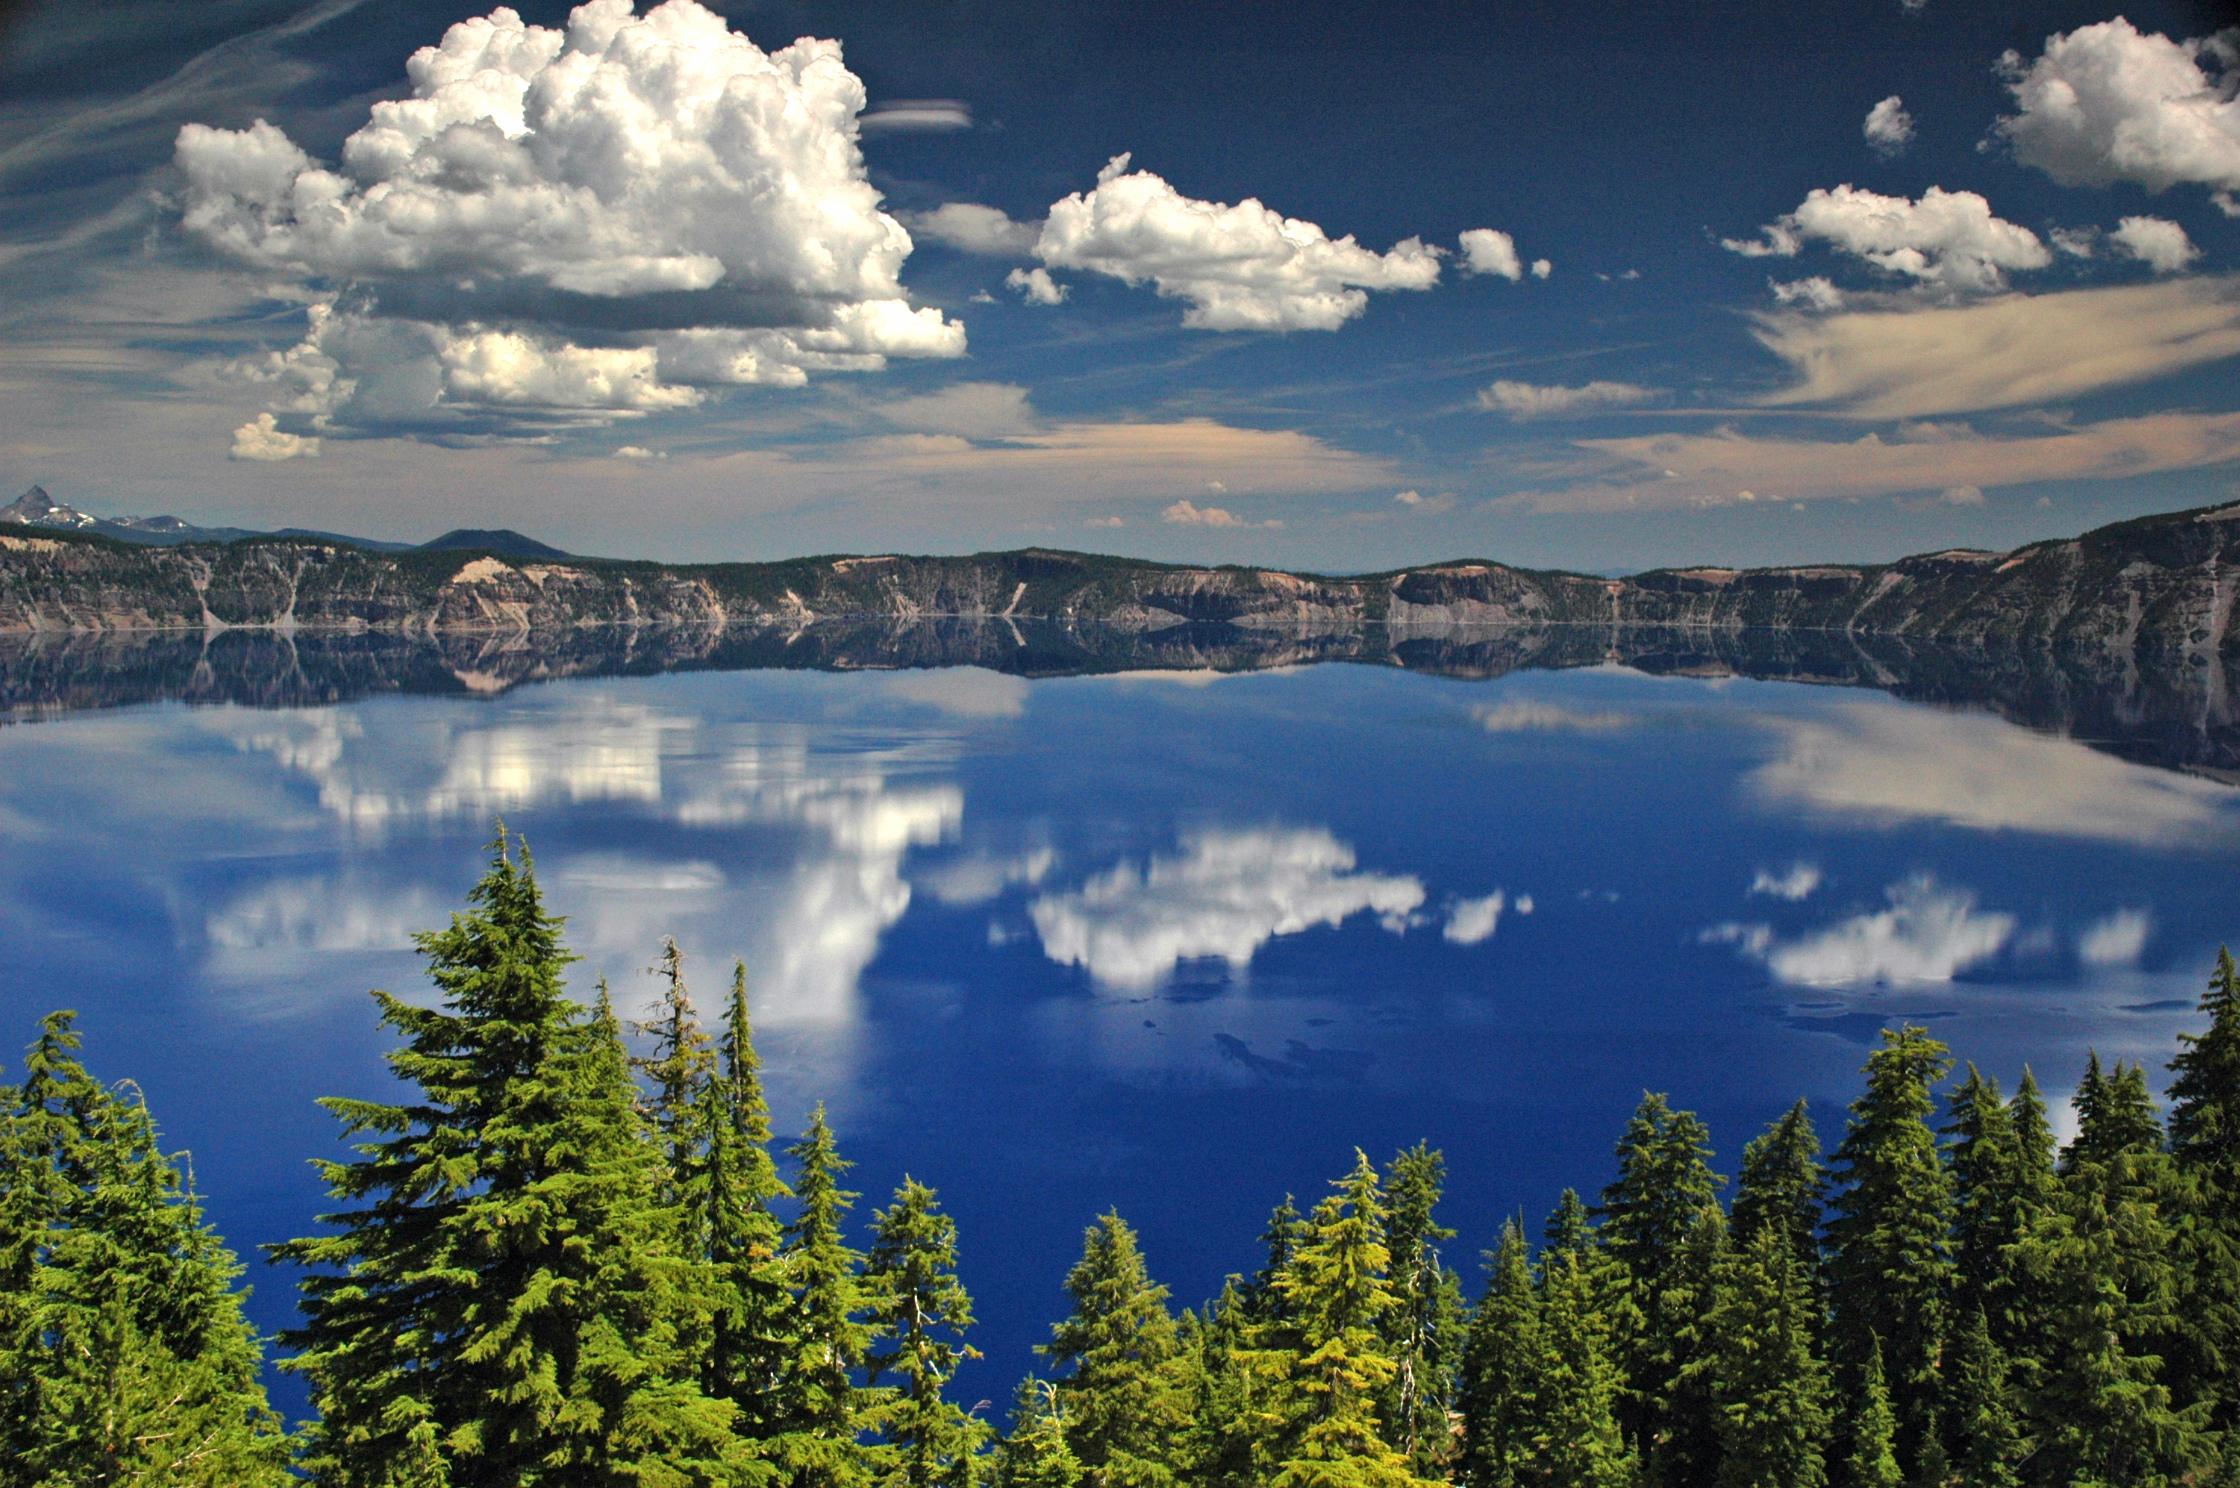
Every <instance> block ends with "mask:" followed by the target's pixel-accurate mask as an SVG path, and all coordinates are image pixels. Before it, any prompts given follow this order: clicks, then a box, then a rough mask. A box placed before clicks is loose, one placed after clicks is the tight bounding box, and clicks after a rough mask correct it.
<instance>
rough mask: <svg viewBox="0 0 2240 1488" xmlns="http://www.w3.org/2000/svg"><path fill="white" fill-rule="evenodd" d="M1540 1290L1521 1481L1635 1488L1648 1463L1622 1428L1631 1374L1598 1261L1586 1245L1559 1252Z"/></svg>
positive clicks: (1548, 1263) (1556, 1486)
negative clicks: (1623, 1365) (1618, 1344)
mask: <svg viewBox="0 0 2240 1488" xmlns="http://www.w3.org/2000/svg"><path fill="white" fill-rule="evenodd" d="M1540 1290H1541V1302H1540V1328H1539V1330H1538V1335H1539V1339H1540V1344H1541V1356H1540V1360H1539V1363H1538V1367H1537V1368H1536V1369H1535V1370H1534V1375H1535V1390H1534V1395H1533V1433H1532V1451H1531V1457H1530V1468H1529V1470H1528V1472H1527V1473H1526V1474H1524V1475H1523V1476H1521V1477H1520V1481H1521V1482H1523V1483H1527V1484H1532V1485H1545V1488H1632V1485H1633V1484H1634V1483H1636V1482H1637V1480H1638V1478H1639V1475H1640V1462H1639V1460H1638V1458H1637V1457H1636V1455H1635V1454H1634V1452H1633V1450H1632V1449H1631V1448H1629V1447H1628V1446H1627V1444H1626V1441H1625V1437H1624V1435H1623V1433H1622V1432H1621V1431H1620V1430H1619V1427H1618V1415H1617V1408H1618V1399H1619V1394H1620V1392H1621V1389H1622V1387H1623V1384H1624V1379H1623V1375H1622V1373H1621V1371H1620V1367H1619V1363H1618V1359H1617V1356H1616V1351H1615V1349H1614V1347H1613V1345H1612V1341H1611V1337H1610V1333H1611V1329H1610V1325H1609V1322H1608V1320H1607V1316H1606V1314H1605V1312H1604V1311H1603V1309H1602V1307H1601V1305H1600V1303H1601V1299H1602V1293H1603V1292H1604V1290H1605V1288H1604V1286H1603V1285H1602V1283H1601V1282H1600V1281H1599V1280H1598V1278H1597V1277H1596V1275H1595V1267H1594V1263H1593V1262H1592V1261H1591V1260H1590V1259H1589V1258H1588V1256H1587V1255H1585V1254H1583V1253H1582V1252H1581V1251H1579V1250H1564V1251H1560V1252H1551V1253H1550V1254H1549V1255H1548V1256H1547V1257H1546V1258H1545V1261H1544V1263H1543V1268H1542V1273H1541V1277H1540Z"/></svg>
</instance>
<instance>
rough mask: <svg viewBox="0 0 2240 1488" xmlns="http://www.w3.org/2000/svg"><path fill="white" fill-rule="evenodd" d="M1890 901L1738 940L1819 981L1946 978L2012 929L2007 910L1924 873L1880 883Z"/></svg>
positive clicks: (1785, 969)
mask: <svg viewBox="0 0 2240 1488" xmlns="http://www.w3.org/2000/svg"><path fill="white" fill-rule="evenodd" d="M1884 895H1885V897H1886V898H1887V899H1888V900H1889V908H1887V909H1880V910H1874V911H1871V912H1868V913H1865V914H1858V915H1853V916H1851V917H1850V918H1848V919H1845V920H1841V921H1839V922H1837V923H1836V924H1834V925H1831V926H1829V927H1828V928H1827V929H1825V930H1822V931H1820V932H1818V933H1817V934H1813V935H1807V936H1803V937H1801V938H1799V939H1797V940H1793V941H1786V942H1778V943H1773V942H1770V941H1769V940H1768V939H1765V938H1759V939H1756V940H1754V941H1753V940H1743V941H1741V942H1739V943H1740V944H1741V946H1742V950H1743V952H1744V954H1746V955H1751V956H1762V957H1763V958H1764V960H1765V963H1766V969H1767V970H1768V971H1770V972H1772V973H1773V975H1774V978H1775V979H1776V980H1778V981H1783V982H1788V983H1790V984H1792V985H1803V986H1814V987H1825V986H1843V985H1848V984H1856V983H1862V982H1865V983H1873V982H1887V983H1894V984H1907V983H1921V982H1949V981H1951V980H1952V979H1953V977H1954V976H1955V975H1957V974H1958V973H1960V972H1962V971H1965V970H1967V969H1968V968H1969V967H1970V966H1973V965H1975V964H1976V963H1977V962H1979V961H1982V960H1984V959H1985V958H1986V957H1989V956H1993V955H1996V954H1997V953H1998V951H1999V949H2000V947H2002V946H2004V945H2005V944H2006V943H2007V941H2008V939H2009V937H2011V936H2012V935H2013V934H2014V927H2015V918H2014V916H2013V915H2010V914H1997V913H1984V912H1981V911H1978V910H1977V908H1976V896H1975V895H1974V894H1973V893H1971V892H1969V891H1968V890H1966V889H1959V888H1946V887H1944V886H1943V885H1940V884H1939V883H1938V882H1937V881H1936V879H1935V878H1933V877H1931V876H1930V875H1928V874H1926V873H1921V874H1915V875H1914V876H1913V877H1911V878H1909V879H1907V880H1906V881H1905V882H1903V883H1897V884H1892V885H1891V886H1890V887H1889V888H1888V889H1886V890H1884Z"/></svg>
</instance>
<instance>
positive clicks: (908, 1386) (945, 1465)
mask: <svg viewBox="0 0 2240 1488" xmlns="http://www.w3.org/2000/svg"><path fill="white" fill-rule="evenodd" d="M872 1224H873V1239H872V1245H871V1255H870V1260H869V1264H868V1266H867V1268H866V1272H865V1288H866V1291H867V1293H868V1294H869V1296H870V1297H871V1298H872V1300H873V1306H874V1308H875V1312H874V1314H873V1316H874V1319H875V1324H876V1327H877V1330H878V1333H877V1337H878V1339H879V1342H877V1343H876V1344H875V1345H874V1346H873V1348H872V1349H871V1350H870V1351H869V1352H868V1353H867V1354H866V1355H865V1356H864V1364H865V1366H866V1369H867V1372H868V1373H869V1375H870V1378H871V1382H872V1384H874V1385H876V1384H878V1382H879V1380H880V1379H881V1378H882V1377H883V1376H887V1375H892V1376H894V1377H896V1379H897V1380H898V1381H899V1383H898V1384H897V1386H896V1387H895V1390H894V1393H893V1395H892V1396H891V1398H889V1399H887V1400H885V1401H884V1402H882V1403H881V1404H880V1405H879V1406H878V1407H877V1420H878V1424H879V1426H880V1428H881V1430H882V1432H883V1433H884V1435H885V1437H886V1440H887V1444H888V1448H887V1452H886V1453H885V1455H884V1458H883V1460H882V1462H881V1467H882V1469H883V1471H882V1472H881V1478H882V1480H883V1481H884V1482H887V1483H890V1484H895V1485H902V1484H907V1485H909V1488H934V1485H936V1484H945V1485H946V1484H968V1483H970V1482H971V1480H972V1477H973V1475H974V1467H975V1462H976V1459H977V1458H978V1457H979V1455H980V1450H981V1445H982V1443H983V1441H984V1439H985V1438H986V1435H987V1427H986V1426H985V1425H983V1424H982V1423H981V1422H980V1421H979V1419H978V1418H976V1417H974V1416H973V1415H971V1414H969V1413H968V1412H966V1411H965V1410H963V1409H962V1408H961V1407H959V1406H958V1405H957V1404H956V1403H955V1402H954V1401H951V1400H948V1399H946V1398H944V1397H943V1395H942V1390H943V1388H944V1387H945V1386H947V1384H948V1383H949V1381H950V1380H951V1379H952V1378H954V1377H955V1375H956V1372H957V1366H958V1365H959V1364H961V1363H962V1362H963V1361H964V1360H966V1359H977V1358H979V1357H980V1351H979V1350H978V1349H975V1348H973V1347H971V1346H970V1345H969V1344H966V1343H964V1342H963V1341H962V1339H963V1335H964V1331H965V1330H966V1329H967V1328H969V1327H971V1326H972V1297H971V1295H970V1294H969V1293H967V1292H966V1291H965V1289H964V1283H963V1282H961V1281H959V1280H958V1279H957V1270H956V1267H957V1222H956V1221H955V1220H954V1219H951V1218H950V1217H949V1216H948V1215H946V1214H943V1213H942V1212H941V1211H940V1208H939V1206H938V1204H937V1203H936V1201H935V1195H934V1191H933V1190H932V1189H930V1188H928V1187H926V1186H925V1185H924V1184H922V1183H920V1182H918V1181H917V1180H916V1179H913V1178H909V1177H905V1178H904V1179H903V1180H902V1186H901V1187H900V1188H898V1189H896V1190H895V1192H894V1202H893V1203H892V1204H890V1205H889V1206H888V1207H887V1208H885V1209H881V1210H879V1211H878V1212H877V1213H875V1214H874V1215H873V1216H872Z"/></svg>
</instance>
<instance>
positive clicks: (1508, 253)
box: [1459, 227, 1548, 284]
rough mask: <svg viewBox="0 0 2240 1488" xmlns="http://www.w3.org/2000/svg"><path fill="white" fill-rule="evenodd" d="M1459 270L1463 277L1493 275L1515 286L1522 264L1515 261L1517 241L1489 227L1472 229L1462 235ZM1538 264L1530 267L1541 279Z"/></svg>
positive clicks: (1542, 271)
mask: <svg viewBox="0 0 2240 1488" xmlns="http://www.w3.org/2000/svg"><path fill="white" fill-rule="evenodd" d="M1459 241H1460V242H1461V244H1462V269H1463V272H1464V273H1466V274H1494V275H1498V276H1499V277H1501V278H1503V279H1506V280H1508V281H1509V282H1510V283H1511V284H1515V283H1516V282H1517V281H1519V280H1520V279H1522V278H1524V263H1523V261H1522V260H1521V259H1519V258H1518V257H1517V240H1516V239H1515V238H1512V237H1510V236H1509V235H1508V234H1507V233H1505V232H1497V231H1495V230H1494V229H1492V228H1490V227H1473V228H1471V229H1470V230H1469V231H1468V232H1466V233H1464V234H1462V236H1461V238H1460V239H1459ZM1546 263H1547V260H1546V259H1542V260H1540V262H1539V263H1538V264H1535V265H1534V266H1533V273H1534V274H1535V275H1537V276H1538V277H1540V278H1542V279H1545V278H1547V277H1548V275H1547V272H1546V270H1545V269H1544V268H1542V267H1541V265H1544V264H1546Z"/></svg>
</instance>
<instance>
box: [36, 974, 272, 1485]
mask: <svg viewBox="0 0 2240 1488" xmlns="http://www.w3.org/2000/svg"><path fill="white" fill-rule="evenodd" d="M74 1016H75V1015H73V1014H70V1013H55V1014H52V1015H50V1016H49V1017H48V1018H47V1019H46V1020H45V1021H44V1023H43V1024H42V1026H41V1035H40V1038H39V1041H38V1043H37V1044H35V1045H34V1046H33V1047H32V1050H31V1054H30V1058H29V1061H28V1063H29V1072H28V1077H27V1078H26V1080H25V1081H24V1084H23V1086H22V1088H21V1090H20V1091H19V1092H17V1099H16V1101H15V1102H14V1106H13V1109H12V1110H7V1111H5V1112H4V1113H0V1120H4V1123H5V1124H4V1126H0V1169H4V1172H0V1176H4V1178H5V1180H6V1189H5V1191H4V1192H0V1277H4V1279H5V1281H6V1289H5V1293H4V1295H0V1328H4V1331H0V1484H4V1485H7V1488H16V1485H19V1484H20V1485H31V1484H40V1485H43V1488H44V1485H52V1488H62V1485H76V1484H80V1483H88V1484H91V1483H110V1482H134V1483H139V1482H163V1483H179V1484H188V1485H195V1488H236V1485H240V1488H278V1485H281V1484H285V1483H288V1482H290V1481H292V1479H291V1476H290V1474H289V1473H288V1471H287V1460H288V1455H289V1451H290V1448H291V1446H292V1443H291V1442H290V1441H289V1439H288V1438H287V1437H286V1435H285V1434H284V1433H283V1432H282V1431H281V1428H280V1421H279V1418H278V1417H277V1416H276V1415H275V1414H274V1413H273V1411H272V1410H271V1408H270V1407H269V1406H268V1405H267V1404H266V1402H265V1394H264V1387H263V1385H262V1383H261V1382H260V1380H259V1378H258V1373H259V1366H260V1355H261V1350H260V1347H259V1344H258V1341H257V1337H256V1334H255V1331H254V1330H253V1329H252V1328H251V1327H250V1326H249V1324H248V1322H247V1321H246V1320H245V1319H244V1318H243V1317H242V1315H241V1302H242V1293H241V1292H239V1291H237V1290H236V1289H235V1287H234V1282H235V1280H236V1278H238V1277H239V1275H240V1274H241V1267H240V1265H239V1264H238V1263H237V1262H236V1261H235V1260H234V1257H233V1255H232V1254H231V1252H229V1251H227V1250H226V1249H225V1246H224V1244H223V1242H222V1241H220V1240H219V1239H218V1237H217V1235H216V1234H214V1233H213V1232H212V1231H211V1230H210V1229H209V1227H208V1226H207V1225H205V1224H204V1223H203V1220H202V1210H201V1205H200V1203H199V1200H198V1199H197V1196H196V1195H195V1194H194V1193H193V1192H192V1190H191V1186H189V1185H187V1184H184V1183H182V1181H181V1177H180V1173H179V1169H178V1167H177V1165H176V1164H175V1163H174V1162H173V1161H172V1160H171V1159H170V1158H168V1157H166V1156H165V1155H164V1154H163V1152H162V1150H161V1148H160V1147H159V1145H158V1142H157V1136H156V1128H155V1123H154V1121H153V1120H152V1119H151V1118H150V1117H149V1115H148V1111H147V1106H146V1104H145V1102H144V1101H143V1100H141V1099H140V1098H139V1093H138V1091H137V1090H136V1089H135V1090H131V1092H130V1094H129V1095H127V1094H124V1093H121V1091H120V1090H110V1089H105V1088H104V1087H102V1086H101V1085H100V1084H99V1083H98V1082H97V1081H95V1080H94V1079H93V1077H92V1076H91V1075H90V1074H88V1073H87V1072H86V1070H85V1067H84V1066H83V1065H82V1064H80V1063H79V1062H78V1059H77V1057H76V1051H77V1049H78V1048H79V1039H78V1035H77V1032H76V1030H75V1029H74V1028H73V1026H72V1024H73V1020H74Z"/></svg>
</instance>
